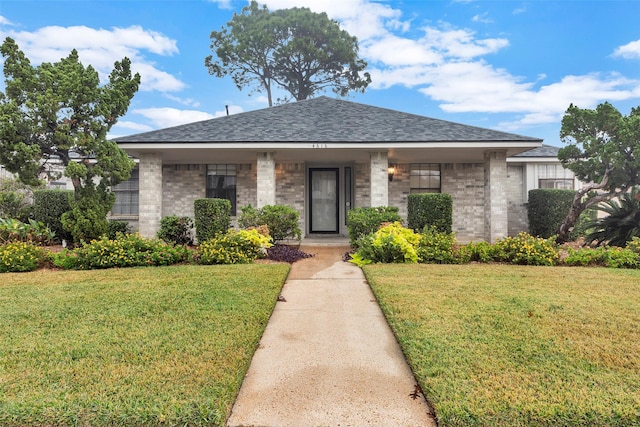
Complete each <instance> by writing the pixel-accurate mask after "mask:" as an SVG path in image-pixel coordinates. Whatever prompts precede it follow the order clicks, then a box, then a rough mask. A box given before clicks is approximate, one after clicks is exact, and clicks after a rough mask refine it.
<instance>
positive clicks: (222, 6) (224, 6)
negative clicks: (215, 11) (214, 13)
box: [209, 0, 231, 9]
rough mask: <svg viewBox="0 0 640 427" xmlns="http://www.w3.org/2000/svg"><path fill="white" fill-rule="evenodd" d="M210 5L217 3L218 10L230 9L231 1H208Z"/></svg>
mask: <svg viewBox="0 0 640 427" xmlns="http://www.w3.org/2000/svg"><path fill="white" fill-rule="evenodd" d="M209 1H210V2H211V3H217V4H218V7H219V8H220V9H231V0H209Z"/></svg>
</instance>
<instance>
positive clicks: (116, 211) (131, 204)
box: [111, 166, 140, 215]
mask: <svg viewBox="0 0 640 427" xmlns="http://www.w3.org/2000/svg"><path fill="white" fill-rule="evenodd" d="M139 183H140V171H139V170H138V167H137V166H136V168H135V169H133V170H132V171H131V177H129V179H128V180H126V181H124V182H121V183H120V184H118V185H116V186H114V187H113V188H112V189H111V191H113V194H115V195H116V203H115V205H113V209H111V214H112V215H138V194H139V188H140V187H139Z"/></svg>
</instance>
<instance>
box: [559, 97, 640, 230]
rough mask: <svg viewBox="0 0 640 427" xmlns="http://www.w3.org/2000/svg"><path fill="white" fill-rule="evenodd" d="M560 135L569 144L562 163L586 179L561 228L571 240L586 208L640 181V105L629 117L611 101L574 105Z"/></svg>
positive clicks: (562, 156)
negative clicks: (586, 106) (587, 106)
mask: <svg viewBox="0 0 640 427" xmlns="http://www.w3.org/2000/svg"><path fill="white" fill-rule="evenodd" d="M560 138H561V140H562V142H563V143H565V144H566V146H565V147H563V148H561V149H560V150H559V152H558V158H559V159H560V162H561V163H562V164H563V165H564V167H566V168H568V169H570V170H571V171H573V173H574V174H575V176H576V177H577V178H578V179H579V180H580V181H582V182H585V183H586V184H585V185H584V187H583V188H581V189H580V190H578V191H577V192H576V195H575V197H574V199H573V203H572V205H571V208H570V209H569V212H568V214H567V217H566V218H565V220H564V222H563V223H562V224H561V225H560V227H559V230H558V241H559V242H566V241H567V240H568V239H569V233H570V232H571V229H572V228H573V227H574V226H575V224H576V222H577V220H578V217H579V216H580V214H581V213H582V212H583V211H584V210H585V209H588V208H590V207H592V206H595V205H597V204H598V203H600V202H604V201H607V200H611V199H613V198H615V197H617V196H620V195H621V194H624V193H625V192H627V191H628V190H629V189H630V188H631V187H632V186H634V185H638V184H640V108H633V109H631V114H629V115H628V116H624V115H622V114H621V113H620V112H619V111H618V110H617V109H616V108H615V107H613V105H611V104H609V103H608V102H605V103H604V104H600V105H598V106H597V107H596V109H595V110H590V109H581V108H578V107H576V106H574V105H573V104H572V105H570V106H569V108H568V109H567V111H566V112H565V115H564V117H563V118H562V128H561V130H560Z"/></svg>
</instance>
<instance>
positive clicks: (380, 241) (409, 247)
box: [351, 222, 420, 267]
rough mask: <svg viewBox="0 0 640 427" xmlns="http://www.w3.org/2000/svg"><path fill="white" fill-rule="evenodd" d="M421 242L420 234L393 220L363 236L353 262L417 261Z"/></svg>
mask: <svg viewBox="0 0 640 427" xmlns="http://www.w3.org/2000/svg"><path fill="white" fill-rule="evenodd" d="M419 242H420V235H419V234H417V233H415V232H414V231H413V230H411V229H409V228H404V227H403V226H402V224H400V222H393V223H390V224H387V225H384V226H382V227H380V229H379V230H378V231H376V232H375V233H373V234H370V235H368V236H366V237H364V238H362V239H361V240H360V247H359V248H358V250H357V252H356V253H355V254H353V255H351V262H353V263H354V264H356V265H357V266H358V267H362V266H364V265H367V264H371V263H403V262H406V263H416V262H418V250H417V247H418V244H419Z"/></svg>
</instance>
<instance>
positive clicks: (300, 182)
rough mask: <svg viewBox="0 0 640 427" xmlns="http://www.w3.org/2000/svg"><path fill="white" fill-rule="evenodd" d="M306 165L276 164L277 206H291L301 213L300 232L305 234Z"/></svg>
mask: <svg viewBox="0 0 640 427" xmlns="http://www.w3.org/2000/svg"><path fill="white" fill-rule="evenodd" d="M305 171H306V168H305V164H304V163H277V164H276V182H277V183H278V185H277V187H276V204H277V205H285V206H291V207H292V208H294V209H295V210H297V211H298V212H299V213H300V230H302V232H303V234H304V233H305V213H304V212H305V204H304V201H305Z"/></svg>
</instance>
